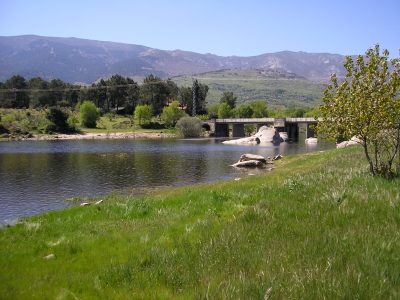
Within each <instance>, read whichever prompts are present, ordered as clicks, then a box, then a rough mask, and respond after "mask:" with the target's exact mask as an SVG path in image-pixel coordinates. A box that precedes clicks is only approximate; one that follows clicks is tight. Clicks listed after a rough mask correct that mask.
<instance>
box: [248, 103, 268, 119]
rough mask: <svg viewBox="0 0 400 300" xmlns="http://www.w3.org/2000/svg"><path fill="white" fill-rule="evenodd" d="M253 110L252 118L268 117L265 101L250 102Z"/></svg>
mask: <svg viewBox="0 0 400 300" xmlns="http://www.w3.org/2000/svg"><path fill="white" fill-rule="evenodd" d="M250 107H251V109H252V110H253V118H266V117H268V108H267V101H264V100H257V101H254V102H252V103H251V104H250Z"/></svg>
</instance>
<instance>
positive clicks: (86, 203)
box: [79, 202, 92, 206]
mask: <svg viewBox="0 0 400 300" xmlns="http://www.w3.org/2000/svg"><path fill="white" fill-rule="evenodd" d="M91 204H92V203H90V202H82V203H81V204H80V205H79V206H88V205H91Z"/></svg>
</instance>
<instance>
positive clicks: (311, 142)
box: [305, 137, 318, 144]
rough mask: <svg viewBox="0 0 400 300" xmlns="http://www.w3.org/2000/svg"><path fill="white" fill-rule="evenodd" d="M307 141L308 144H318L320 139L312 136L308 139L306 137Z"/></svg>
mask: <svg viewBox="0 0 400 300" xmlns="http://www.w3.org/2000/svg"><path fill="white" fill-rule="evenodd" d="M305 142H306V144H317V143H318V139H317V138H313V137H310V138H308V139H305Z"/></svg>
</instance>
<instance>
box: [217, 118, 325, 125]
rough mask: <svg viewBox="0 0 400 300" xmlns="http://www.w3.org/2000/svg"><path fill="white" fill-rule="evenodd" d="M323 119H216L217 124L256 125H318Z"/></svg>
mask: <svg viewBox="0 0 400 300" xmlns="http://www.w3.org/2000/svg"><path fill="white" fill-rule="evenodd" d="M321 120H322V119H321V118H319V119H318V120H315V119H314V118H232V119H215V123H225V124H246V123H247V124H256V123H275V122H278V121H279V122H288V123H317V122H318V121H321Z"/></svg>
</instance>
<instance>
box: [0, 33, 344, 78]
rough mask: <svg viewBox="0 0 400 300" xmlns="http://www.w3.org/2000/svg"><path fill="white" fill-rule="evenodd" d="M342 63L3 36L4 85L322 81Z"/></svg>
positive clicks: (0, 66)
mask: <svg viewBox="0 0 400 300" xmlns="http://www.w3.org/2000/svg"><path fill="white" fill-rule="evenodd" d="M343 61H344V56H343V55H338V54H329V53H306V52H291V51H282V52H277V53H265V54H261V55H257V56H250V57H240V56H218V55H214V54H199V53H195V52H189V51H182V50H173V51H168V50H159V49H154V48H150V47H146V46H140V45H133V44H123V43H115V42H103V41H94V40H87V39H79V38H59V37H43V36H35V35H23V36H13V37H0V81H3V80H5V79H7V78H9V77H10V76H12V75H15V74H19V75H22V76H24V77H26V78H31V77H34V76H41V77H43V78H45V79H52V78H60V79H62V80H65V81H68V82H72V83H74V82H85V83H91V82H94V81H95V80H97V79H99V78H104V77H109V76H111V75H113V74H120V75H123V76H131V77H133V76H146V75H149V74H153V75H157V76H160V77H163V78H166V77H173V76H179V75H194V74H198V73H206V72H210V71H217V70H221V69H242V70H251V69H264V70H280V71H282V70H283V71H284V72H287V73H294V74H297V75H298V76H301V77H304V78H307V79H309V80H313V81H319V82H321V81H327V80H328V79H329V76H330V74H331V73H333V72H335V73H337V75H338V76H339V77H342V76H344V68H343Z"/></svg>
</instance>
